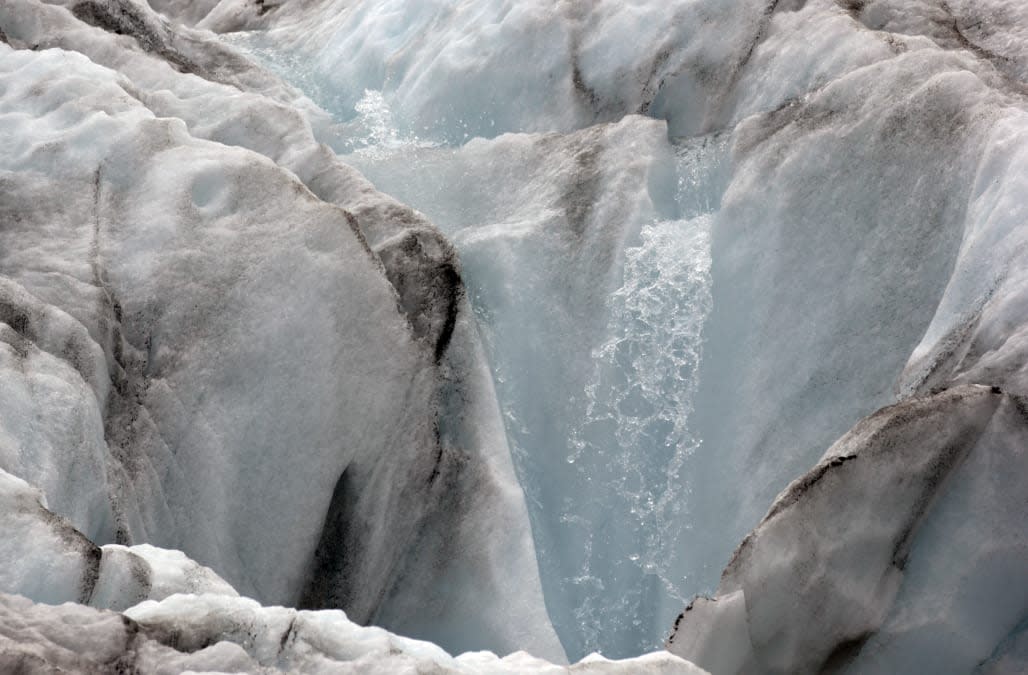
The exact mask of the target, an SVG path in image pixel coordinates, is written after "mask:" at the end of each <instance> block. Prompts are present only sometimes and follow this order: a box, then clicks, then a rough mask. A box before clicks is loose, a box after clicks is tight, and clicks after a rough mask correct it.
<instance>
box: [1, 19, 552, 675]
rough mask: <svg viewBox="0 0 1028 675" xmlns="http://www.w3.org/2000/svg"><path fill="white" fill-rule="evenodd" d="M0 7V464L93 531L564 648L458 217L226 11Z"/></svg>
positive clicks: (313, 603) (244, 576)
mask: <svg viewBox="0 0 1028 675" xmlns="http://www.w3.org/2000/svg"><path fill="white" fill-rule="evenodd" d="M0 26H2V27H3V31H4V41H5V42H4V44H0V53H2V58H0V137H2V140H3V143H4V152H3V153H2V154H0V171H2V180H3V186H4V193H3V194H4V198H3V201H2V202H0V215H2V220H3V228H2V229H0V275H2V276H0V288H2V289H3V291H2V295H0V322H2V326H0V340H2V342H0V400H2V401H4V402H5V407H4V409H3V415H2V416H0V458H2V460H3V462H4V463H3V466H2V468H3V469H4V470H5V471H7V472H8V473H10V474H12V475H17V476H20V477H21V478H23V479H25V480H26V481H28V482H29V483H30V484H33V485H35V486H37V487H39V488H41V489H42V490H43V491H44V493H45V495H46V503H47V504H48V505H49V506H50V508H52V509H53V512H54V513H55V514H57V515H58V516H60V517H62V518H66V519H67V522H68V524H70V526H72V527H74V528H75V529H77V530H78V531H79V532H80V533H82V535H84V537H85V539H86V540H87V541H92V542H94V543H95V544H96V545H104V544H123V545H134V544H138V543H143V542H147V543H151V544H154V545H158V546H162V547H166V548H172V549H179V550H181V551H183V552H185V553H186V554H188V555H189V556H190V557H191V558H193V559H196V560H198V561H200V562H202V563H203V564H204V565H206V566H209V567H210V568H211V569H213V570H215V571H216V572H217V574H219V575H220V576H221V577H223V578H224V579H226V580H228V581H229V582H231V583H232V585H233V586H234V587H236V588H237V589H239V591H240V592H242V593H243V594H245V595H247V596H253V597H256V598H259V599H260V600H262V601H264V602H269V603H271V602H274V603H282V604H288V605H303V606H309V607H326V606H327V607H345V608H346V609H347V611H348V612H349V613H350V616H351V617H353V618H354V619H355V620H357V621H360V622H362V623H366V622H372V621H374V622H378V623H380V624H385V625H390V626H396V627H398V628H401V629H403V630H405V631H407V632H408V633H412V634H420V635H423V636H426V637H433V638H436V639H438V640H440V641H441V642H444V643H445V644H446V645H447V647H448V648H450V649H452V650H455V651H462V650H467V649H481V648H489V649H493V650H495V651H498V652H502V653H507V652H511V651H515V650H517V649H527V650H531V651H532V652H533V653H535V654H537V655H540V656H545V657H549V658H551V659H553V660H555V661H558V662H559V661H561V660H562V659H563V658H564V654H563V650H562V649H561V647H560V645H559V643H558V642H557V640H556V637H555V635H554V633H553V631H552V628H551V627H550V624H549V621H548V619H547V617H546V612H545V608H544V605H543V600H542V593H541V588H540V584H539V578H538V571H537V563H536V556H535V553H534V545H533V542H532V539H531V533H530V529H529V522H528V518H527V513H526V510H525V506H524V498H523V495H522V493H521V490H520V488H519V487H518V485H517V481H516V478H515V476H514V472H513V468H512V465H511V461H510V456H509V449H508V446H507V442H506V439H505V438H504V435H503V434H502V432H501V431H500V426H499V425H500V417H499V411H498V409H497V407H496V403H495V396H494V394H493V391H492V384H491V382H490V380H489V378H488V375H487V370H486V366H485V364H484V361H483V360H482V355H481V347H480V346H479V345H478V337H477V335H476V333H475V330H474V326H473V324H472V323H470V314H471V312H470V308H469V306H468V305H467V302H466V300H465V294H464V289H463V284H462V281H461V277H460V265H459V262H457V260H456V258H455V256H454V254H453V251H452V247H451V246H450V244H449V243H447V242H446V241H445V240H444V239H443V238H442V237H441V236H440V234H439V233H438V231H437V230H436V229H435V228H434V227H433V226H432V225H431V224H430V223H428V222H427V221H426V220H425V219H424V218H423V217H421V216H419V215H417V214H415V213H414V212H413V211H411V210H410V209H409V208H407V207H403V206H402V205H400V204H397V203H396V202H395V201H393V200H391V199H389V198H387V197H385V196H383V195H381V194H380V193H378V192H376V191H375V190H374V189H373V188H371V186H370V185H369V184H368V183H367V181H366V180H364V179H363V178H362V177H361V176H360V175H359V174H357V173H356V172H355V171H354V170H353V169H351V168H349V167H347V166H345V165H343V164H342V163H340V162H339V161H338V160H337V159H336V158H335V157H334V155H332V153H331V152H330V151H329V150H328V149H327V148H325V147H324V146H322V145H320V144H319V143H318V142H317V141H316V140H315V138H314V136H313V133H312V131H311V127H310V125H309V122H308V117H307V115H306V114H305V113H303V112H301V110H307V109H313V107H312V106H311V104H310V103H309V102H307V101H305V99H303V97H302V96H301V95H300V94H299V93H297V92H296V91H295V90H293V89H291V88H290V87H289V86H288V85H286V84H284V83H283V82H281V80H279V79H278V78H277V77H275V76H273V75H270V74H268V73H267V72H266V71H264V70H262V69H261V68H260V67H258V66H256V65H254V64H253V63H252V62H250V61H248V60H247V59H246V57H245V56H243V55H241V54H240V53H239V52H238V51H236V50H234V49H233V48H231V47H228V46H225V45H224V44H223V43H220V42H219V41H217V40H216V39H214V38H213V36H211V35H210V34H209V33H198V32H193V31H190V30H188V29H182V28H179V27H176V26H174V25H173V24H170V23H168V22H167V21H166V20H165V19H163V18H161V17H160V16H158V15H156V14H154V13H153V12H152V11H150V10H149V9H148V8H147V7H146V5H144V4H141V3H134V2H79V3H67V4H66V5H65V6H60V5H49V4H44V3H39V2H34V1H31V0H24V1H21V0H17V1H14V2H8V3H4V4H3V5H2V6H0ZM30 47H31V48H32V49H30ZM310 114H311V116H315V117H316V114H317V112H316V111H314V112H312V113H310ZM58 194H59V195H60V196H61V198H60V199H54V198H53V196H54V195H58ZM444 410H445V411H446V412H447V413H448V414H449V415H451V417H450V418H448V419H447V421H445V422H443V421H440V416H441V414H442V411H444ZM464 416H466V417H467V419H469V420H474V421H475V423H474V425H470V424H466V423H462V422H460V421H459V418H461V417H464ZM494 531H502V532H504V534H505V536H504V537H503V538H502V539H501V538H498V537H496V536H494V535H493V532H494ZM55 536H56V535H55ZM87 548H89V547H87ZM90 550H92V549H90ZM97 550H98V549H97ZM95 554H96V551H94V552H93V553H92V554H90V555H95ZM134 555H135V556H136V557H135V558H129V560H130V561H131V562H132V564H135V563H136V558H138V557H141V558H143V559H148V560H149V564H151V566H157V567H161V565H162V564H163V563H161V562H160V561H158V560H157V558H154V556H147V555H144V554H134ZM168 555H172V554H168ZM104 556H105V557H110V558H111V559H112V560H113V559H115V558H119V557H121V558H124V557H125V555H124V551H123V550H121V549H117V548H112V549H110V550H109V551H108V550H106V549H105V552H104ZM66 557H67V556H59V557H58V559H57V560H56V561H55V562H54V564H55V565H64V564H65V563H64V562H59V561H60V560H65V558H66ZM162 560H164V562H168V560H166V559H162ZM65 562H67V565H66V567H68V570H67V571H66V572H62V574H63V575H64V576H63V577H62V578H65V577H66V578H68V579H71V578H72V577H74V572H75V570H76V569H78V568H76V565H78V566H81V564H83V563H82V561H81V560H77V559H72V560H66V561H65ZM169 574H171V573H169ZM158 576H160V575H158ZM171 577H174V574H171ZM171 577H169V578H167V579H164V580H158V581H155V583H154V585H153V589H151V590H153V592H155V593H156V592H158V590H159V589H160V588H163V587H164V586H167V587H168V588H170V587H172V586H174V583H175V581H174V579H173V578H171ZM108 582H109V583H108ZM39 583H40V584H41V585H42V586H41V589H40V593H45V592H46V589H47V585H48V582H47V580H46V579H45V577H44V578H41V579H40V580H39ZM54 583H55V584H56V583H57V581H56V578H55V580H54ZM68 583H69V584H71V583H72V582H71V581H69V582H68ZM104 583H106V584H107V585H108V586H110V587H109V588H107V590H105V591H104V593H106V594H108V595H109V596H110V600H109V604H111V605H112V606H114V605H120V606H127V604H126V603H124V602H123V601H122V600H121V599H120V596H119V595H118V594H119V593H120V592H122V590H124V591H125V592H128V590H130V587H131V583H132V582H131V579H130V578H129V577H125V578H124V579H121V578H117V577H115V576H111V577H110V578H107V580H106V581H105V582H104ZM162 584H163V585H164V586H162ZM123 587H124V588H123ZM105 588H106V586H105ZM53 590H54V592H55V593H58V591H59V593H58V595H59V596H60V597H59V598H54V600H55V601H56V600H82V598H80V597H79V596H77V595H75V594H74V593H72V592H71V591H70V590H65V589H63V588H62V589H57V588H56V586H55V587H54V589H53ZM161 592H163V591H161ZM30 595H32V594H31V593H30ZM468 597H475V598H477V599H478V600H477V602H475V603H471V602H468ZM411 606H415V607H417V608H418V612H416V613H412V612H411V611H409V608H410V607H411ZM479 610H482V611H481V612H480V613H479V615H478V617H477V618H473V617H472V616H471V614H468V612H471V613H472V614H474V613H477V612H479ZM518 616H520V617H521V618H520V619H514V617H518ZM468 626H475V627H476V628H475V630H468V628H467V627H468Z"/></svg>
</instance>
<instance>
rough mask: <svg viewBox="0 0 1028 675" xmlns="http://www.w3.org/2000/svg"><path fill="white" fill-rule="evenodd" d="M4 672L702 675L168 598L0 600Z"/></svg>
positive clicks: (324, 616) (677, 662)
mask: <svg viewBox="0 0 1028 675" xmlns="http://www.w3.org/2000/svg"><path fill="white" fill-rule="evenodd" d="M0 668H2V669H3V670H4V672H55V671H57V672H98V673H99V672H126V671H128V672H134V673H141V674H143V675H150V674H154V675H157V674H160V675H164V674H168V675H171V674H177V673H183V672H206V673H239V672H245V673H261V674H271V673H305V674H321V673H325V674H328V673H333V674H335V673H369V674H377V673H383V674H389V675H393V674H394V673H425V672H431V673H454V674H456V673H497V674H500V673H510V674H512V675H513V674H514V673H545V674H553V675H557V674H558V673H576V674H578V673H581V674H583V675H585V674H588V675H601V674H604V673H610V674H616V673H637V672H640V670H644V671H646V672H653V673H663V674H667V675H672V674H674V675H679V674H680V675H702V673H705V672H706V671H703V670H701V669H699V668H697V667H696V666H693V665H691V664H689V663H687V662H685V661H683V660H682V659H680V658H678V657H676V656H674V655H672V654H669V653H667V652H662V653H653V654H647V655H645V656H641V657H637V658H635V659H631V660H626V661H610V660H607V659H603V658H602V657H599V656H595V655H594V656H592V657H590V658H588V659H584V660H583V661H581V662H579V663H576V664H574V665H572V666H570V667H568V666H559V665H554V664H552V663H548V662H546V661H543V660H541V659H537V658H535V657H532V656H529V655H528V654H526V653H525V652H518V653H515V654H511V655H510V656H507V657H505V658H502V659H501V658H499V657H497V656H496V655H494V654H491V653H489V652H476V653H468V654H462V655H460V656H458V657H453V656H450V655H449V654H447V653H446V652H445V651H443V650H442V649H440V648H439V647H438V646H436V645H433V644H431V643H428V642H419V641H417V640H411V639H409V638H403V637H399V636H396V635H393V634H391V633H388V632H386V631H384V630H382V629H381V628H370V627H362V626H358V625H357V624H355V623H353V622H351V621H349V620H348V619H347V618H346V615H345V614H343V612H341V611H338V610H322V611H316V612H312V611H297V610H295V609H286V608H283V607H261V606H260V605H258V604H257V603H256V602H254V601H253V600H249V599H247V598H232V597H225V596H223V595H174V596H172V597H170V598H167V599H165V600H163V601H161V602H156V601H147V602H144V603H141V604H139V605H136V606H135V607H132V608H130V609H129V610H127V611H126V612H125V613H124V614H117V613H114V612H110V611H97V610H95V609H92V608H88V607H83V606H81V605H75V604H71V603H68V604H63V605H59V606H51V605H41V604H32V603H31V602H30V601H29V600H26V599H25V598H22V597H18V596H12V595H3V594H0Z"/></svg>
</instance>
